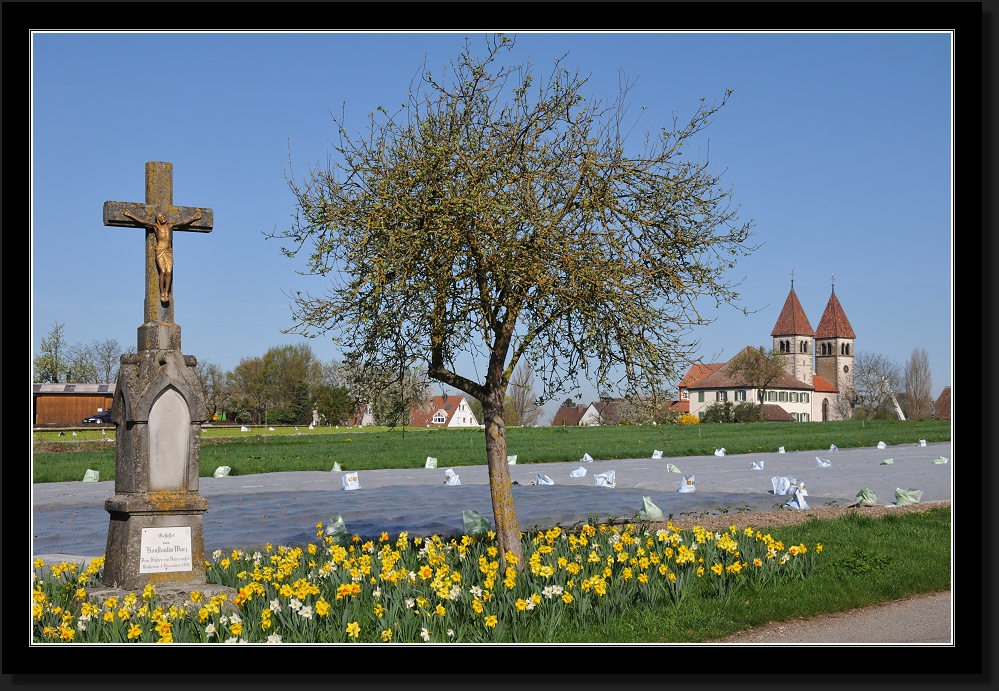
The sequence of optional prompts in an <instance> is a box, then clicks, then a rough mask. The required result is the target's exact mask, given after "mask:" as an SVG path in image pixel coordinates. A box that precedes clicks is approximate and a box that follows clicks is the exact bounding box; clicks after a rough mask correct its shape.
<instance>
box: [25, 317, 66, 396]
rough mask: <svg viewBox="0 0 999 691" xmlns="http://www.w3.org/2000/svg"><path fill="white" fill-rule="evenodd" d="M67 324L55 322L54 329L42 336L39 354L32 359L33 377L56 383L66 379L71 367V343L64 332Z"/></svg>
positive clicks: (37, 380)
mask: <svg viewBox="0 0 999 691" xmlns="http://www.w3.org/2000/svg"><path fill="white" fill-rule="evenodd" d="M64 330H65V324H60V323H59V322H55V323H54V324H53V325H52V330H51V331H49V332H48V334H46V335H45V336H43V337H42V341H41V347H40V348H39V350H38V354H37V355H35V356H34V358H33V359H32V366H33V368H34V376H33V379H34V380H35V381H36V382H40V383H43V384H54V383H58V382H59V381H60V380H61V381H63V382H66V381H69V380H68V379H66V370H67V369H68V368H69V362H68V357H69V352H68V351H69V344H68V343H67V342H66V334H65V333H64Z"/></svg>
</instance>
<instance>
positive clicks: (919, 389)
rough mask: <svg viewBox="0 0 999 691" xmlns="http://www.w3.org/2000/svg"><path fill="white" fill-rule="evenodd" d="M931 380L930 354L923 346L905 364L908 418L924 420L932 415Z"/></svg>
mask: <svg viewBox="0 0 999 691" xmlns="http://www.w3.org/2000/svg"><path fill="white" fill-rule="evenodd" d="M931 382H932V377H931V375H930V356H929V355H927V354H926V351H925V350H923V349H922V348H916V349H915V350H913V351H912V356H911V357H910V358H909V362H907V363H906V365H905V414H906V417H908V419H910V420H922V419H923V418H928V417H929V416H930V409H931V407H932V401H931V394H930V386H931Z"/></svg>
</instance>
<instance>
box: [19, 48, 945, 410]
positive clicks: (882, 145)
mask: <svg viewBox="0 0 999 691" xmlns="http://www.w3.org/2000/svg"><path fill="white" fill-rule="evenodd" d="M508 33H510V34H511V35H514V36H516V40H517V46H516V48H515V49H514V51H513V53H512V55H511V56H510V60H511V61H513V62H517V63H519V62H524V61H527V60H529V61H530V62H532V63H533V64H534V65H535V66H536V68H537V71H538V72H539V73H544V72H545V71H546V68H547V67H548V66H549V65H551V63H552V61H553V60H554V59H555V58H556V57H558V56H560V55H562V54H563V53H566V52H568V53H569V55H568V58H567V59H566V62H565V64H566V65H568V66H570V67H578V68H580V70H581V71H583V72H584V73H585V72H589V73H591V74H592V76H591V80H590V83H589V89H588V92H589V93H590V94H592V95H594V96H597V97H602V98H607V99H610V98H613V97H614V96H615V95H616V94H617V91H618V84H619V81H620V78H621V75H622V74H624V75H626V77H627V78H628V79H629V80H634V81H635V85H634V87H633V88H632V90H631V92H630V94H629V98H628V102H629V103H630V104H631V107H632V112H637V111H639V110H640V108H641V107H644V108H645V111H644V113H643V116H642V119H641V120H640V121H639V122H640V126H641V127H643V128H644V127H649V128H658V127H660V126H662V125H665V124H668V123H669V122H670V121H672V118H673V114H674V113H676V114H678V115H679V116H680V118H681V120H683V119H684V118H689V116H690V115H691V114H692V113H693V112H694V110H695V109H696V107H697V106H698V104H699V99H700V98H702V97H704V98H705V99H707V100H708V101H714V100H720V99H721V98H722V96H723V95H724V93H725V90H726V89H732V90H733V94H732V97H731V99H730V100H729V103H728V105H727V106H726V107H725V108H723V109H722V111H721V112H720V113H719V114H718V115H717V117H716V118H715V120H714V122H713V124H712V125H711V126H710V127H709V128H708V130H707V138H706V142H708V141H709V142H710V157H711V162H712V165H713V166H714V167H715V169H716V170H717V171H718V172H721V171H724V174H723V176H722V180H723V183H724V184H725V185H726V186H730V187H731V188H732V192H733V201H734V202H735V203H736V204H738V205H739V207H740V212H739V216H740V219H742V220H750V219H751V220H752V221H753V222H754V224H755V228H754V233H755V237H754V240H755V241H757V242H759V243H762V246H761V247H760V249H758V250H757V251H756V252H755V253H754V254H753V255H752V256H751V257H749V258H746V259H743V260H741V261H740V263H738V264H737V265H736V267H735V269H734V270H732V273H731V277H732V278H733V279H736V280H738V279H744V280H743V282H742V285H741V288H740V290H741V293H742V296H743V303H742V304H743V305H744V306H745V307H747V308H748V309H750V310H753V311H754V313H753V314H751V315H750V316H745V315H743V314H742V313H741V312H739V311H737V310H735V309H724V308H723V309H720V310H718V311H717V312H715V314H714V315H712V316H715V317H716V320H715V321H714V322H713V323H712V324H710V325H708V326H706V327H703V328H702V329H701V330H700V331H699V332H697V336H698V338H699V339H700V341H701V349H700V355H701V356H702V357H703V358H704V360H705V361H709V362H719V361H726V360H728V359H729V358H731V357H732V356H734V355H735V354H736V353H737V352H738V351H739V350H741V349H742V348H744V347H745V346H747V345H766V346H768V347H769V346H771V345H772V343H771V337H770V331H771V330H772V329H773V326H774V323H775V322H776V320H777V316H778V313H779V311H780V308H781V306H782V305H783V304H784V300H785V299H786V297H787V295H788V291H789V289H790V286H791V272H792V270H793V272H794V289H795V292H796V293H797V295H798V297H799V299H800V300H801V303H802V306H803V307H804V309H805V312H806V314H807V315H808V318H809V320H810V321H811V323H812V326H813V327H816V326H818V321H819V319H820V318H821V316H822V312H823V310H824V308H825V305H826V302H827V301H828V299H829V296H830V291H831V285H832V279H831V276H832V275H833V274H835V290H836V295H837V297H838V298H839V301H840V303H841V304H842V306H843V309H844V311H845V312H846V315H847V317H848V318H849V320H850V323H851V324H852V326H853V328H854V331H855V332H856V333H857V341H856V348H857V351H868V352H873V353H879V354H881V355H884V356H886V357H888V358H891V359H892V360H894V361H896V362H898V363H899V364H900V365H904V363H905V362H907V361H908V359H909V357H910V355H911V354H912V351H913V349H914V348H922V349H924V350H926V352H927V354H928V355H929V361H930V368H931V371H932V376H933V383H932V395H933V396H934V397H935V396H937V395H938V394H939V392H940V390H941V389H942V388H943V387H944V386H946V385H949V384H952V377H953V365H952V340H953V339H952V303H953V278H952V269H953V165H952V161H953V158H952V144H953V128H952V115H953V93H952V89H953V64H952V53H953V35H952V34H950V33H948V32H918V33H917V32H897V33H788V32H780V33H540V32H538V33H534V32H525V33H515V32H508ZM466 35H468V36H470V37H471V38H472V40H473V42H475V43H473V45H474V44H476V43H477V44H479V45H481V42H482V39H483V37H484V34H482V33H481V32H478V33H476V32H442V33H45V32H38V33H35V34H33V36H32V41H31V48H32V55H31V58H32V59H31V68H32V79H31V87H32V93H31V109H32V112H31V121H32V128H31V144H32V151H31V153H32V160H31V238H32V243H31V262H32V295H31V299H32V302H31V316H32V331H31V347H32V350H34V349H36V348H37V347H38V345H39V343H40V341H41V339H42V338H43V337H44V336H45V335H46V334H47V333H48V332H49V331H50V330H51V328H52V326H53V324H54V323H56V322H59V323H62V324H64V325H65V337H66V339H67V340H68V341H69V342H70V343H76V342H82V343H89V342H91V341H93V340H104V339H109V338H114V339H117V340H118V341H119V342H120V343H121V344H122V345H123V346H133V347H134V344H135V340H136V329H137V328H138V326H139V325H140V324H141V323H142V318H143V313H142V309H143V308H142V294H143V280H144V278H143V277H144V251H143V242H142V231H140V230H138V229H133V228H112V227H105V226H104V225H103V223H102V208H103V204H104V202H105V201H135V202H141V201H143V200H144V170H145V164H146V162H147V161H168V162H171V163H172V164H173V167H174V203H175V204H178V205H183V206H200V207H209V208H211V209H212V210H213V211H214V218H215V225H214V230H213V231H212V232H211V233H208V234H203V233H176V234H175V238H174V254H175V262H176V265H175V269H174V295H175V320H176V322H177V323H178V324H179V325H180V326H181V329H182V335H183V344H182V347H183V351H184V353H185V354H189V355H195V356H197V357H198V359H199V360H202V361H209V362H213V363H215V364H218V365H219V366H221V367H223V368H224V369H232V368H233V367H235V365H237V364H238V363H239V361H240V359H241V358H245V357H253V356H260V355H263V354H264V353H265V352H266V351H267V349H268V348H270V347H273V346H278V345H284V344H288V343H299V342H302V339H301V338H298V337H294V336H286V335H283V334H282V333H281V330H282V329H285V328H288V327H290V326H292V322H291V310H290V301H289V299H288V298H287V297H286V293H288V292H290V291H293V290H296V289H301V288H303V286H304V285H305V279H303V277H301V276H299V275H298V274H297V273H296V271H298V270H301V269H303V268H304V263H303V262H302V261H301V260H290V259H288V258H286V257H283V256H282V255H281V254H280V252H279V246H278V244H277V241H268V240H265V238H264V233H267V232H271V231H274V230H276V229H283V228H286V227H288V226H289V224H290V222H291V218H292V215H293V214H294V211H295V208H294V198H293V196H292V194H291V192H290V191H289V189H288V186H287V184H286V181H285V174H286V172H287V171H288V168H289V157H290V162H291V164H292V165H293V166H294V172H295V175H296V176H298V177H301V175H302V173H304V172H305V171H306V169H307V168H308V166H310V165H313V164H316V163H317V162H324V161H325V160H326V156H327V153H329V152H331V147H330V146H329V142H330V141H331V140H332V138H333V136H334V130H333V124H332V119H331V115H330V113H331V112H333V111H336V112H339V110H340V109H341V107H343V108H345V113H346V121H347V124H348V127H349V128H351V127H352V128H353V129H352V132H355V133H356V132H359V131H360V130H361V128H363V127H364V126H365V124H366V116H367V114H368V113H369V112H371V111H372V110H374V109H375V108H377V107H378V106H385V107H386V108H388V109H389V111H392V110H394V108H395V107H396V106H398V105H399V104H401V103H402V102H403V101H404V100H405V96H406V94H407V91H408V86H409V84H410V81H411V80H412V78H413V77H414V75H416V74H417V73H418V71H419V70H420V68H421V65H422V63H423V61H424V59H426V61H427V69H429V70H430V71H431V72H443V71H444V67H445V66H446V64H447V62H448V60H449V58H451V57H453V56H456V55H457V54H458V53H459V51H460V50H461V48H462V46H463V41H464V37H465V36H466ZM635 142H636V144H638V143H640V137H638V136H636V137H635ZM308 344H309V345H310V346H311V347H312V349H313V351H314V352H315V354H316V355H317V356H318V357H319V358H320V359H322V360H324V361H328V360H332V359H339V357H340V352H339V350H338V349H336V348H335V347H334V346H332V344H330V343H329V342H328V341H325V340H323V339H312V340H309V341H308ZM595 396H596V391H595V390H594V389H593V388H592V387H585V386H584V388H583V390H582V393H581V394H580V395H577V396H576V398H577V400H582V401H588V400H593V399H594V398H595ZM562 398H564V396H563V397H560V398H559V399H558V400H557V401H555V402H554V403H553V404H549V406H546V410H548V412H549V419H550V414H552V413H553V412H554V408H556V407H557V405H558V402H559V401H561V400H562ZM543 421H544V418H543Z"/></svg>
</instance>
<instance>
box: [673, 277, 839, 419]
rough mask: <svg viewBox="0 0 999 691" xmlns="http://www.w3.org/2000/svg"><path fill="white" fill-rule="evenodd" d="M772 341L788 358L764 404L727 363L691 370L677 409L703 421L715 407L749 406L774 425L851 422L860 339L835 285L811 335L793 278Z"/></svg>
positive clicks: (769, 388) (686, 376)
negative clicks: (760, 410) (757, 405)
mask: <svg viewBox="0 0 999 691" xmlns="http://www.w3.org/2000/svg"><path fill="white" fill-rule="evenodd" d="M770 336H771V337H772V338H773V346H772V347H773V350H774V352H777V353H779V354H781V355H782V356H783V357H784V374H783V376H781V377H780V378H779V379H777V380H776V381H774V382H772V383H771V384H770V386H769V387H768V388H767V391H766V400H765V401H760V400H758V398H757V397H758V392H757V390H756V389H755V388H754V387H753V386H751V385H750V384H749V383H747V382H746V381H744V380H743V379H741V378H740V377H738V376H733V375H732V374H731V373H730V372H729V369H730V364H731V362H732V360H729V361H728V362H725V363H714V364H695V365H692V366H691V368H690V370H689V371H688V372H687V374H686V375H685V376H684V378H683V380H682V381H681V382H680V387H679V388H680V392H679V393H680V401H679V404H680V405H679V406H678V408H679V409H680V410H682V411H683V412H688V413H690V414H692V415H696V416H697V417H702V416H703V414H704V411H705V410H707V408H708V407H709V406H711V405H713V404H715V403H725V402H729V401H730V402H731V403H732V404H733V405H738V404H740V403H744V402H747V401H748V402H750V403H762V404H763V405H764V413H765V415H766V419H767V420H772V421H796V422H819V421H826V420H842V419H848V418H850V417H851V415H852V411H851V408H850V405H849V401H848V396H849V393H850V392H851V391H852V390H853V377H854V372H853V361H854V356H855V344H856V340H857V335H856V334H855V333H854V331H853V327H852V326H850V320H849V319H847V318H846V313H845V312H844V311H843V306H842V305H841V304H840V302H839V299H838V298H837V297H836V287H835V285H834V286H833V288H832V294H831V295H830V297H829V301H828V302H827V303H826V308H825V311H824V312H823V313H822V318H821V319H820V320H819V325H818V327H817V328H815V329H813V328H812V325H811V322H809V321H808V317H807V316H806V315H805V310H804V309H803V308H802V306H801V302H800V301H799V300H798V296H797V295H796V294H795V292H794V279H793V278H792V280H791V291H790V292H789V293H788V296H787V300H785V301H784V307H783V308H782V309H781V311H780V315H779V316H778V317H777V323H776V324H775V325H774V328H773V331H771V332H770ZM752 347H753V346H747V348H752ZM740 352H742V351H740ZM733 359H734V358H733Z"/></svg>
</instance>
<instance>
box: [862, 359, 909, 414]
mask: <svg viewBox="0 0 999 691" xmlns="http://www.w3.org/2000/svg"><path fill="white" fill-rule="evenodd" d="M901 380H902V368H901V367H900V366H899V365H898V363H896V362H894V361H892V360H891V359H889V358H887V357H885V356H884V355H881V354H880V353H871V352H867V351H861V352H859V353H857V356H856V357H855V358H854V360H853V392H852V393H853V401H852V403H853V405H854V407H855V409H856V411H857V413H858V414H859V415H862V416H863V417H864V418H866V419H868V420H871V419H875V418H887V417H894V412H893V411H894V408H895V407H894V404H893V403H892V402H891V392H892V391H894V390H898V389H900V388H901V387H900V386H899V384H900V383H901Z"/></svg>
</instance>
